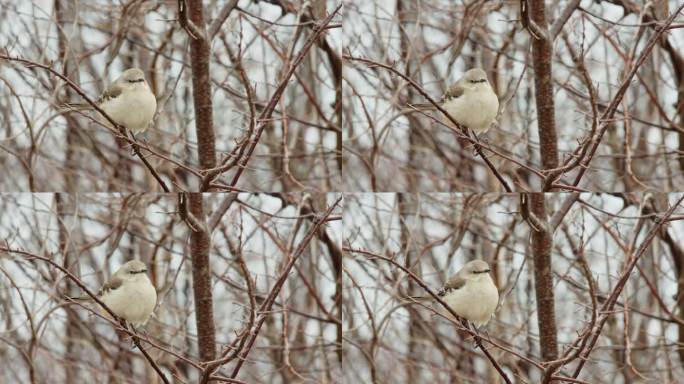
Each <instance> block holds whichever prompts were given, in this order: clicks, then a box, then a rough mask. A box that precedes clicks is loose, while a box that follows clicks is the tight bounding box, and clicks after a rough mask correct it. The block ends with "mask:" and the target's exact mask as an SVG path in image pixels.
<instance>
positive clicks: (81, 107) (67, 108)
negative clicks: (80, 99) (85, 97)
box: [58, 103, 93, 112]
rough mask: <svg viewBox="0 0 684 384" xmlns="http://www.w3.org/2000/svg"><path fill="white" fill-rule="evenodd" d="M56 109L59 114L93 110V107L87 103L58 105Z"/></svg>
mask: <svg viewBox="0 0 684 384" xmlns="http://www.w3.org/2000/svg"><path fill="white" fill-rule="evenodd" d="M58 109H59V111H60V112H71V111H87V110H89V109H93V106H92V105H90V104H88V103H64V104H60V105H59V107H58Z"/></svg>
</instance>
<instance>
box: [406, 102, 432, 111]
mask: <svg viewBox="0 0 684 384" xmlns="http://www.w3.org/2000/svg"><path fill="white" fill-rule="evenodd" d="M406 106H407V107H408V108H411V109H418V110H421V111H433V110H435V109H437V107H435V105H434V104H432V103H411V104H406Z"/></svg>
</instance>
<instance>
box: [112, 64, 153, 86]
mask: <svg viewBox="0 0 684 384" xmlns="http://www.w3.org/2000/svg"><path fill="white" fill-rule="evenodd" d="M117 82H118V83H119V84H120V85H121V86H122V87H124V88H128V89H136V88H148V86H147V81H145V73H144V72H143V71H142V69H140V68H131V69H127V70H126V71H125V72H124V73H122V74H121V76H120V77H119V79H118V80H117Z"/></svg>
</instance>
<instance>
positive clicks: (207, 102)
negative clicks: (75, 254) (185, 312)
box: [187, 0, 216, 361]
mask: <svg viewBox="0 0 684 384" xmlns="http://www.w3.org/2000/svg"><path fill="white" fill-rule="evenodd" d="M188 11H189V16H190V21H191V22H192V23H193V24H194V25H195V26H196V27H197V29H198V30H199V32H200V35H199V36H189V38H190V62H191V63H192V96H193V105H194V107H195V131H196V133H197V157H198V159H199V162H200V167H201V168H202V169H208V168H213V167H215V166H216V147H215V143H214V140H215V139H214V122H213V109H212V104H211V76H210V72H209V54H210V49H209V48H210V41H209V40H208V39H209V36H208V35H207V32H206V25H205V23H204V10H203V9H202V1H201V0H188ZM207 188H208V186H206V185H200V188H199V189H200V190H201V191H204V190H206V189H207ZM187 197H188V202H189V205H190V209H189V211H190V213H191V214H192V215H193V216H194V225H195V228H191V234H190V252H191V254H192V287H193V294H194V297H195V322H196V324H197V336H198V337H197V343H198V348H199V352H200V358H201V359H202V360H203V361H207V360H214V359H215V358H216V335H215V333H216V331H215V326H214V303H213V297H212V292H211V266H210V264H209V249H210V248H211V237H210V235H209V229H208V228H207V225H206V219H205V216H204V206H203V204H202V194H201V193H190V194H188V196H187Z"/></svg>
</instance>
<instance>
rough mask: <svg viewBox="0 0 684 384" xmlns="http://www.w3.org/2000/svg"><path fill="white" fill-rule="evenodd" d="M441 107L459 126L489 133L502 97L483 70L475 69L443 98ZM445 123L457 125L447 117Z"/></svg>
mask: <svg viewBox="0 0 684 384" xmlns="http://www.w3.org/2000/svg"><path fill="white" fill-rule="evenodd" d="M439 105H440V106H441V107H442V108H443V109H444V110H445V111H446V112H447V113H448V114H449V115H450V116H451V117H452V118H453V119H454V120H455V121H456V122H457V123H458V124H459V125H462V126H464V127H467V128H470V129H471V130H472V131H473V132H474V133H475V134H480V133H485V132H487V130H489V128H490V126H491V125H492V123H493V122H494V121H495V120H496V115H497V113H498V111H499V98H498V97H497V96H496V93H494V90H492V87H491V86H490V85H489V80H487V73H485V71H484V70H483V69H482V68H473V69H470V70H468V71H466V73H464V74H463V77H461V78H460V79H459V80H458V81H456V82H455V83H453V84H452V85H451V86H449V88H447V91H446V92H445V93H444V95H443V96H442V98H441V100H440V101H439ZM413 106H414V107H418V108H420V109H434V108H435V106H434V105H432V104H424V103H423V104H414V105H413ZM440 115H441V120H442V121H443V122H444V123H445V124H447V125H449V126H453V123H452V122H451V120H449V118H447V117H446V116H445V115H444V114H440Z"/></svg>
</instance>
